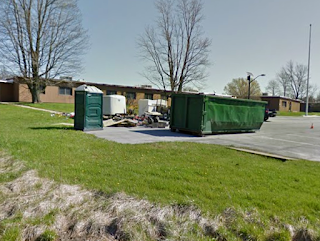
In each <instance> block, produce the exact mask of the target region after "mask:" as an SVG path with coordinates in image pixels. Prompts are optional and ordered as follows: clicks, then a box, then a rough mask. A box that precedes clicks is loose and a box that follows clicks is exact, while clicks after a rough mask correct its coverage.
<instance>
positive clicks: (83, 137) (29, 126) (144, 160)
mask: <svg viewBox="0 0 320 241" xmlns="http://www.w3.org/2000/svg"><path fill="white" fill-rule="evenodd" d="M63 108H64V107H63ZM66 110H67V109H66ZM0 113H1V114H0V123H1V125H0V133H1V138H0V151H1V150H2V151H5V152H6V153H8V154H9V155H12V156H13V157H14V158H15V159H18V160H22V161H24V162H26V163H27V166H28V168H30V169H37V170H38V171H39V174H40V175H41V176H43V177H48V178H52V179H54V180H57V181H60V171H61V181H62V182H63V183H69V184H78V185H81V186H83V187H85V188H88V189H94V190H98V191H102V192H104V193H107V194H112V193H116V192H125V193H126V194H129V195H133V196H135V197H138V198H145V199H147V200H149V201H151V202H156V203H160V204H162V205H169V204H180V205H190V204H193V205H196V206H197V207H199V208H200V209H201V210H202V211H204V212H208V213H209V215H212V216H215V215H219V214H220V213H222V212H223V211H224V210H226V209H227V208H230V207H232V208H235V209H236V210H243V211H248V210H249V211H250V210H256V211H257V212H258V213H259V214H260V215H261V217H260V218H261V219H262V220H280V221H279V222H285V223H290V224H296V223H299V222H300V221H301V220H307V222H308V227H309V228H313V229H315V230H317V231H319V230H320V226H319V225H320V222H319V216H320V202H319V199H320V179H319V173H320V164H319V163H317V162H311V161H302V160H301V161H287V162H281V161H278V160H275V159H272V158H267V157H261V156H256V155H251V154H247V153H242V152H238V151H235V150H230V149H228V148H225V147H221V146H216V145H209V144H198V143H187V142H186V143H181V142H174V143H172V142H171V143H153V144H139V145H130V144H118V143H114V142H110V141H106V140H103V139H98V138H96V137H95V136H92V135H89V134H86V133H83V132H81V131H75V130H73V128H68V127H64V126H61V125H56V124H57V123H61V122H64V121H65V118H61V117H58V116H53V117H51V116H50V113H46V112H40V111H35V110H29V109H23V108H19V107H15V106H12V105H1V104H0ZM0 181H1V180H0ZM266 222H267V221H266ZM248 225H249V226H250V224H248ZM264 228H265V227H260V229H261V230H263V229H264Z"/></svg>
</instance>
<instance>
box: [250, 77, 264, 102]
mask: <svg viewBox="0 0 320 241" xmlns="http://www.w3.org/2000/svg"><path fill="white" fill-rule="evenodd" d="M251 76H253V74H252V73H250V72H247V80H248V82H249V88H248V99H250V87H251V83H252V82H253V81H255V80H256V79H257V78H258V77H260V76H266V75H265V74H259V75H258V76H257V77H255V78H254V79H251Z"/></svg>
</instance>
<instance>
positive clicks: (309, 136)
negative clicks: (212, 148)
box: [87, 116, 320, 161]
mask: <svg viewBox="0 0 320 241" xmlns="http://www.w3.org/2000/svg"><path fill="white" fill-rule="evenodd" d="M311 125H313V127H314V128H313V129H311ZM87 133H90V134H94V135H96V136H97V137H99V138H104V139H107V140H110V141H115V142H118V143H125V144H139V143H152V142H162V141H165V142H172V141H188V142H197V143H206V144H218V145H224V146H228V147H236V148H243V149H248V150H252V151H257V152H262V153H266V154H272V155H277V156H281V157H284V158H291V159H306V160H312V161H320V118H319V117H318V116H317V117H310V118H304V117H274V118H270V119H269V121H267V122H264V124H263V125H262V128H261V130H260V131H257V132H255V133H242V134H221V135H207V136H205V137H196V136H193V135H189V134H184V133H179V132H171V131H170V129H169V128H165V129H152V128H145V127H132V128H127V127H107V128H104V129H103V130H101V131H88V132H87Z"/></svg>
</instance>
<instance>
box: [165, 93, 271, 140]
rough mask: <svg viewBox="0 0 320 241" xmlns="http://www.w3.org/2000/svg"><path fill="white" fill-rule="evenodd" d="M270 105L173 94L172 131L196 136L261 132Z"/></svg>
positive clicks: (203, 95)
mask: <svg viewBox="0 0 320 241" xmlns="http://www.w3.org/2000/svg"><path fill="white" fill-rule="evenodd" d="M266 104H267V102H264V101H254V100H244V99H234V98H226V97H220V96H215V95H205V94H183V93H181V94H172V96H171V116H170V128H171V131H175V130H179V131H187V132H191V133H194V134H196V135H205V134H213V133H235V132H248V131H249V132H250V131H255V130H259V129H260V127H261V125H262V124H263V122H264V113H265V107H266Z"/></svg>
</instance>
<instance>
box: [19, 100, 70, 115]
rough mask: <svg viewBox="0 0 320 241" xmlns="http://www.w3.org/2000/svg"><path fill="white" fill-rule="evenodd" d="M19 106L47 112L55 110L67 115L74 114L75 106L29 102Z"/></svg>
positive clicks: (21, 103) (20, 103)
mask: <svg viewBox="0 0 320 241" xmlns="http://www.w3.org/2000/svg"><path fill="white" fill-rule="evenodd" d="M17 104H19V105H26V106H31V107H36V108H40V109H46V110H55V111H60V112H65V113H70V112H74V104H66V103H34V104H33V103H28V102H19V103H17Z"/></svg>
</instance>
